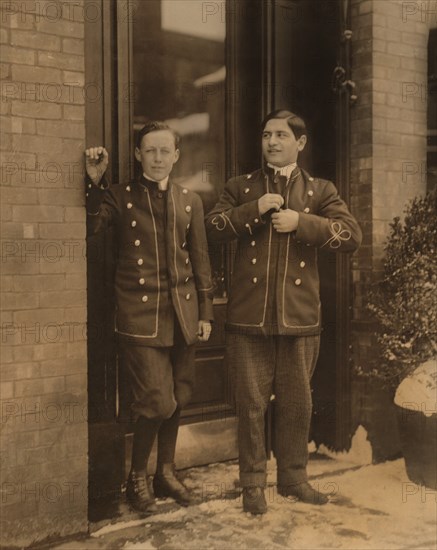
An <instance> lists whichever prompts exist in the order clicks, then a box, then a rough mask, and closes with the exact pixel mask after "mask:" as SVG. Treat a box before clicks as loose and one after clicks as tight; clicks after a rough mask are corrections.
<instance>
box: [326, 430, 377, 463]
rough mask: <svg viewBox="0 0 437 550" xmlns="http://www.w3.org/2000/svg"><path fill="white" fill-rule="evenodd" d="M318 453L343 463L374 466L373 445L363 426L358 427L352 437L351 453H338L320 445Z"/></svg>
mask: <svg viewBox="0 0 437 550" xmlns="http://www.w3.org/2000/svg"><path fill="white" fill-rule="evenodd" d="M318 452H319V453H320V454H322V455H325V456H329V457H330V458H333V459H335V460H339V461H342V462H350V463H352V464H359V465H362V466H365V465H367V464H372V457H373V453H372V445H371V444H370V441H369V440H368V439H367V431H366V430H365V428H363V426H361V425H360V426H358V428H357V431H356V432H355V434H354V435H353V437H352V443H351V448H350V450H349V451H342V452H336V451H331V450H330V449H328V447H326V446H325V445H323V444H322V445H320V446H319V448H318Z"/></svg>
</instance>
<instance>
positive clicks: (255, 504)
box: [243, 487, 267, 515]
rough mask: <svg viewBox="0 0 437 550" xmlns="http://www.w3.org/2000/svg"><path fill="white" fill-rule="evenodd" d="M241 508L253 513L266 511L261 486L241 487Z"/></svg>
mask: <svg viewBox="0 0 437 550" xmlns="http://www.w3.org/2000/svg"><path fill="white" fill-rule="evenodd" d="M243 510H244V511H245V512H250V513H251V514H253V515H257V514H265V513H266V512H267V502H266V497H265V494H264V489H263V488H262V487H243Z"/></svg>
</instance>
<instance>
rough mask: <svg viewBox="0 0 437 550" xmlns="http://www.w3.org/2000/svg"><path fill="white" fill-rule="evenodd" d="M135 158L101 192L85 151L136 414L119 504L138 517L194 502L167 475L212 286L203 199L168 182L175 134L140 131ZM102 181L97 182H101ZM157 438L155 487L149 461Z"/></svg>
mask: <svg viewBox="0 0 437 550" xmlns="http://www.w3.org/2000/svg"><path fill="white" fill-rule="evenodd" d="M135 158H136V159H137V161H139V162H140V163H141V166H142V171H143V174H142V176H141V178H140V179H139V180H138V181H135V182H133V183H130V184H128V185H122V184H119V185H114V186H107V184H106V182H104V180H102V177H103V175H104V173H105V171H106V168H107V165H108V153H107V151H106V150H105V149H104V148H103V147H92V148H90V149H87V150H86V170H87V175H88V178H89V182H88V186H87V187H88V188H87V212H88V229H89V231H90V232H91V233H96V232H98V231H101V230H104V229H105V228H106V227H108V226H109V225H115V229H116V238H117V246H118V259H117V267H116V275H115V293H116V333H117V342H118V354H119V364H120V366H121V368H122V369H124V370H125V371H126V372H127V374H128V380H129V383H130V387H131V390H132V396H133V403H132V411H133V413H134V415H135V417H136V423H135V429H134V439H133V449H132V465H131V471H130V474H129V478H128V482H127V491H126V493H127V498H128V500H129V501H130V503H131V505H132V506H133V507H134V508H135V509H136V510H137V511H140V512H144V513H152V512H154V511H156V505H155V501H154V494H153V491H154V493H155V496H157V497H166V496H170V497H173V498H174V499H175V500H176V501H177V502H178V503H179V504H181V505H184V506H186V505H189V504H190V503H192V502H193V497H192V495H191V494H190V492H189V491H188V489H187V488H186V487H185V486H184V485H183V484H182V483H181V482H180V481H179V480H178V478H177V477H176V475H175V467H174V455H175V447H176V439H177V433H178V427H179V418H180V411H181V408H182V407H183V406H184V405H186V404H187V403H188V402H189V400H190V397H191V393H192V389H193V384H194V345H195V343H196V342H197V341H198V340H201V341H206V340H208V338H209V335H210V332H211V323H210V321H211V319H212V282H211V272H210V264H209V257H208V249H207V242H206V235H205V227H204V221H203V207H202V202H201V199H200V197H199V196H198V195H196V194H195V193H193V192H191V191H189V190H188V189H185V188H182V187H180V186H179V185H176V184H173V183H172V182H171V180H170V178H169V176H170V172H171V170H172V168H173V165H174V164H175V163H176V162H177V160H178V158H179V149H178V137H177V136H176V134H175V133H174V132H173V131H172V130H171V129H170V128H169V127H168V126H167V125H166V124H164V123H162V122H151V123H149V124H147V125H146V126H144V128H143V129H142V130H141V131H140V133H139V136H138V140H137V147H136V149H135ZM102 181H103V183H102ZM156 438H157V442H158V457H157V472H156V475H155V476H154V478H153V491H152V488H151V487H150V486H149V485H148V483H147V461H148V458H149V455H150V452H151V450H152V446H153V443H154V441H155V439H156Z"/></svg>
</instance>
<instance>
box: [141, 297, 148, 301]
mask: <svg viewBox="0 0 437 550" xmlns="http://www.w3.org/2000/svg"><path fill="white" fill-rule="evenodd" d="M148 299H149V297H148V296H143V297H142V298H141V300H142V301H143V302H147V300H148Z"/></svg>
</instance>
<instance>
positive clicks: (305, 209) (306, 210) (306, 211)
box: [303, 206, 310, 214]
mask: <svg viewBox="0 0 437 550" xmlns="http://www.w3.org/2000/svg"><path fill="white" fill-rule="evenodd" d="M303 211H304V212H305V214H308V212H309V211H310V209H309V208H308V206H307V207H306V208H304V210H303Z"/></svg>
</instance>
